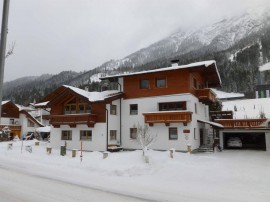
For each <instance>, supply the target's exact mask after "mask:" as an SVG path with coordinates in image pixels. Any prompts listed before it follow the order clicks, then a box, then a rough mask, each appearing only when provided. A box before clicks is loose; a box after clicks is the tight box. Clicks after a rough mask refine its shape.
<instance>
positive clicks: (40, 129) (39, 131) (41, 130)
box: [36, 126, 51, 133]
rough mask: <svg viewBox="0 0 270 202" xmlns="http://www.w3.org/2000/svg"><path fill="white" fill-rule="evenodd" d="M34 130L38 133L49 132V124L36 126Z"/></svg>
mask: <svg viewBox="0 0 270 202" xmlns="http://www.w3.org/2000/svg"><path fill="white" fill-rule="evenodd" d="M36 132H38V133H49V132H51V126H44V127H39V128H36Z"/></svg>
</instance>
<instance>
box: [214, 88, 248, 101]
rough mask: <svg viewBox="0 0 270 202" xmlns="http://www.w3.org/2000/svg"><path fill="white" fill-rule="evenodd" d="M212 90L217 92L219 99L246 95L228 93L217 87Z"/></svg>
mask: <svg viewBox="0 0 270 202" xmlns="http://www.w3.org/2000/svg"><path fill="white" fill-rule="evenodd" d="M212 90H213V91H214V93H216V95H217V98H219V99H229V98H241V97H244V96H245V95H244V94H243V93H228V92H224V91H220V90H217V89H212Z"/></svg>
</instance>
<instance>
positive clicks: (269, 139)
mask: <svg viewBox="0 0 270 202" xmlns="http://www.w3.org/2000/svg"><path fill="white" fill-rule="evenodd" d="M265 143H266V151H270V132H266V133H265Z"/></svg>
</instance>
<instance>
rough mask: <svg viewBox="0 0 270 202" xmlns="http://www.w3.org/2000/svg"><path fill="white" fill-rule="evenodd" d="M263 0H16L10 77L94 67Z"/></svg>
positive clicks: (11, 18)
mask: <svg viewBox="0 0 270 202" xmlns="http://www.w3.org/2000/svg"><path fill="white" fill-rule="evenodd" d="M259 4H262V5H269V1H266V0H256V1H253V0H226V1H224V0H113V1H112V0H57V1H56V0H38V1H37V0H24V1H11V2H10V15H9V35H8V43H9V44H11V43H12V41H16V47H15V50H14V51H15V54H14V55H12V56H10V57H9V58H8V59H7V61H6V68H5V81H8V80H11V79H15V78H18V77H23V76H29V75H41V74H44V73H53V74H55V73H59V72H60V71H63V70H74V71H83V70H89V69H92V68H94V67H97V66H99V65H101V64H102V63H104V62H106V61H107V60H109V59H118V58H123V57H125V56H127V55H129V54H131V53H133V52H135V51H136V50H138V49H141V48H144V47H146V46H148V45H150V44H151V43H154V42H156V41H158V40H160V39H162V38H164V37H166V36H168V35H169V34H171V33H173V32H175V31H177V30H179V29H188V28H194V27H198V26H204V25H206V24H210V23H213V22H217V21H219V20H221V19H222V18H224V17H227V16H231V15H235V14H239V13H241V12H243V11H244V10H246V9H248V8H252V7H256V6H258V5H259ZM0 5H3V0H0ZM1 15H2V14H1Z"/></svg>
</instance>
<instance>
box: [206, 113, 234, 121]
mask: <svg viewBox="0 0 270 202" xmlns="http://www.w3.org/2000/svg"><path fill="white" fill-rule="evenodd" d="M209 114H210V117H211V121H214V120H215V119H233V111H210V113H209Z"/></svg>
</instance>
